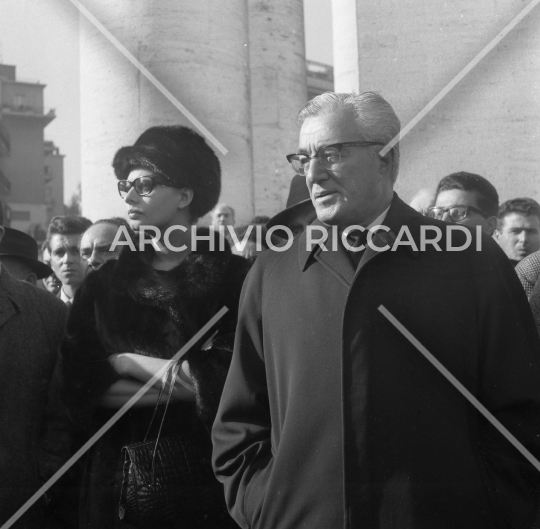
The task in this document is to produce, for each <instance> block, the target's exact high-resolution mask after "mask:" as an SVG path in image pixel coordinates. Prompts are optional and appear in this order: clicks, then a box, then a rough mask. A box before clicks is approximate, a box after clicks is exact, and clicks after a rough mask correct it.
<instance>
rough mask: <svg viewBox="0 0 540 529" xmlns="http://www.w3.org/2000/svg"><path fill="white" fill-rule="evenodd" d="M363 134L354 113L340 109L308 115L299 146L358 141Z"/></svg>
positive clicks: (303, 124) (301, 130) (301, 129)
mask: <svg viewBox="0 0 540 529" xmlns="http://www.w3.org/2000/svg"><path fill="white" fill-rule="evenodd" d="M363 136H364V135H363V134H362V133H361V131H360V127H359V125H358V123H357V122H356V119H355V116H354V114H353V113H352V112H351V111H349V110H344V109H338V110H333V111H330V112H325V113H323V114H318V115H315V116H308V117H307V118H306V119H305V120H304V122H303V123H302V127H301V128H300V141H299V147H300V148H301V149H304V150H306V149H307V148H309V147H317V148H318V147H322V146H324V145H329V144H331V143H340V142H344V141H358V140H361V139H363Z"/></svg>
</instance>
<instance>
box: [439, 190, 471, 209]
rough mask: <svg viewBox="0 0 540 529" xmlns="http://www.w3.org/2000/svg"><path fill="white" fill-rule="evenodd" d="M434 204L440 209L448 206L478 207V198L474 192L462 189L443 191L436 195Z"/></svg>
mask: <svg viewBox="0 0 540 529" xmlns="http://www.w3.org/2000/svg"><path fill="white" fill-rule="evenodd" d="M435 204H436V205H437V206H441V207H448V206H476V207H477V206H478V196H477V194H476V192H475V191H465V190H464V189H445V190H444V191H441V192H440V193H439V194H438V195H437V199H436V200H435Z"/></svg>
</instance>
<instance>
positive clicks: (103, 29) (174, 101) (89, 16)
mask: <svg viewBox="0 0 540 529" xmlns="http://www.w3.org/2000/svg"><path fill="white" fill-rule="evenodd" d="M69 1H70V2H71V3H72V4H73V5H74V6H75V7H76V8H77V9H78V10H79V11H80V12H81V13H82V14H83V15H84V16H85V17H86V18H87V19H88V20H89V21H90V22H91V23H92V24H93V25H94V26H95V27H96V28H97V29H98V30H99V31H101V33H103V35H104V36H105V37H106V38H107V39H108V40H109V41H110V42H111V44H113V45H114V46H115V48H116V49H117V50H118V51H119V52H120V53H121V54H122V55H123V56H124V57H125V58H126V59H127V60H128V61H129V62H130V63H131V64H133V65H134V66H135V68H137V69H138V70H139V72H141V73H142V74H143V75H144V76H145V77H146V78H147V79H148V80H149V81H150V82H151V83H152V84H153V85H154V86H155V87H156V88H157V89H158V90H159V91H160V92H161V93H162V94H163V95H164V96H165V97H166V98H167V99H168V100H169V101H170V102H171V103H172V104H173V105H174V107H175V108H176V109H178V110H179V111H180V112H181V113H182V114H184V116H185V117H186V118H187V119H188V120H189V121H190V122H191V123H192V124H193V126H194V127H196V128H197V129H198V130H199V132H200V133H201V134H202V135H203V136H204V137H205V138H206V139H207V140H208V141H209V142H210V143H212V144H213V145H214V147H215V148H216V149H217V150H218V151H219V152H220V153H221V154H223V155H225V154H227V153H228V152H229V151H228V150H227V148H226V147H225V146H224V145H223V144H222V143H221V142H220V141H219V140H218V139H217V138H216V137H215V136H214V135H213V134H212V133H211V132H210V131H209V130H208V129H207V128H206V127H205V126H204V125H203V124H202V123H201V122H200V121H199V120H198V119H197V118H196V117H195V116H194V115H193V114H192V113H191V112H190V111H189V110H188V109H187V108H186V107H185V106H184V105H182V103H180V101H178V99H176V97H174V96H173V95H172V94H171V92H169V90H167V88H165V87H164V86H163V84H161V82H160V81H159V80H158V79H156V77H155V76H154V75H153V74H152V73H151V72H150V71H149V70H148V69H147V68H146V67H145V66H144V65H143V64H141V63H140V62H139V61H138V60H137V59H136V58H135V57H134V56H133V55H132V54H131V53H130V52H129V51H128V50H127V48H126V47H125V46H123V45H122V44H121V42H120V41H119V40H118V39H117V38H116V37H115V36H114V35H113V34H112V33H111V32H110V31H109V30H108V29H107V28H106V27H105V26H104V25H103V24H102V23H101V22H100V21H99V20H98V19H97V18H96V17H95V16H94V15H92V13H90V11H88V9H86V7H84V6H83V5H82V4H81V3H80V2H79V1H78V0H69Z"/></svg>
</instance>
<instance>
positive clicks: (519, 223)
mask: <svg viewBox="0 0 540 529" xmlns="http://www.w3.org/2000/svg"><path fill="white" fill-rule="evenodd" d="M503 221H504V224H503V225H504V227H507V228H539V227H540V219H539V218H538V217H537V216H536V215H523V214H521V213H518V212H516V211H512V212H511V213H508V215H506V216H505V217H504V218H503Z"/></svg>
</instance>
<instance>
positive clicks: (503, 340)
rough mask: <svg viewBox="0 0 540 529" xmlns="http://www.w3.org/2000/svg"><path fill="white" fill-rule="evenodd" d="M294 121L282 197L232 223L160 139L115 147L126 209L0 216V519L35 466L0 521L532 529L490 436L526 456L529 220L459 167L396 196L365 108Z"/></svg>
mask: <svg viewBox="0 0 540 529" xmlns="http://www.w3.org/2000/svg"><path fill="white" fill-rule="evenodd" d="M298 125H299V127H300V136H299V145H298V148H297V151H296V152H294V153H292V154H289V155H288V156H287V159H288V160H289V162H290V163H291V165H292V169H293V170H294V173H293V172H292V173H291V174H293V175H294V176H293V177H292V179H291V184H290V190H289V197H288V200H287V204H286V208H285V209H284V210H283V211H280V212H278V213H276V215H275V216H274V217H272V218H269V217H266V216H257V217H255V218H253V219H252V220H251V221H250V222H249V223H248V224H247V225H243V226H236V218H235V209H234V207H232V206H231V205H228V204H225V203H220V202H219V198H220V192H221V170H220V163H219V159H218V158H217V156H216V155H215V153H214V152H213V151H212V149H211V148H210V147H209V146H208V145H207V143H206V142H205V140H204V139H203V138H202V137H201V136H200V135H199V134H198V133H196V132H195V131H193V130H191V129H190V128H187V127H183V126H156V127H152V128H150V129H148V130H146V131H145V132H143V134H142V135H141V136H140V137H139V138H138V139H137V141H136V142H135V143H134V144H133V145H130V146H124V147H121V148H119V150H118V151H117V152H116V154H115V156H114V159H113V160H112V166H113V168H114V172H115V176H116V179H117V182H116V185H117V189H118V193H119V195H120V196H119V200H122V201H123V202H124V205H125V208H126V218H120V217H114V218H107V219H100V220H97V221H95V222H92V221H90V220H89V219H87V218H85V217H82V216H59V217H55V218H53V219H52V221H51V223H50V225H49V227H48V230H47V237H46V240H45V242H44V243H43V245H42V247H41V252H39V250H40V249H39V248H38V244H37V242H36V241H35V240H34V239H32V237H30V236H29V235H27V234H25V233H23V232H21V231H18V230H15V229H12V228H9V227H3V216H2V209H1V203H0V264H1V268H0V370H1V371H0V372H1V373H2V375H3V383H2V384H1V385H0V403H1V406H0V409H1V412H0V413H1V414H2V419H3V423H4V428H3V429H2V432H1V433H0V470H1V471H2V475H3V477H4V480H3V484H2V485H0V526H1V525H3V524H4V523H6V522H7V521H8V520H9V519H10V517H12V516H14V515H15V513H17V511H18V509H20V508H21V507H22V506H23V505H24V504H25V502H26V501H27V500H28V499H29V498H30V497H31V496H32V495H33V494H34V493H35V492H36V491H37V490H38V489H39V488H40V486H41V485H43V484H44V483H49V480H51V478H54V480H56V477H58V476H61V477H60V479H59V480H58V481H56V482H55V483H54V484H52V485H51V486H50V487H47V490H46V492H45V493H44V494H43V495H42V496H41V497H40V498H38V499H37V501H35V502H34V503H33V504H32V505H31V506H28V508H26V507H24V508H23V509H22V511H23V512H20V513H19V514H16V515H15V517H16V521H15V522H14V523H15V525H14V527H21V528H44V529H55V528H58V529H75V528H81V529H82V528H86V529H91V528H92V529H94V528H95V529H109V528H117V529H132V528H154V527H155V528H158V529H159V528H171V529H172V528H185V527H190V528H199V527H200V528H203V529H204V528H207V529H217V528H220V529H221V528H224V529H227V528H229V527H230V528H233V527H242V528H245V529H247V528H253V529H255V528H257V529H270V528H272V529H274V528H282V527H283V528H297V527H298V528H300V527H309V528H310V529H311V528H313V529H315V528H321V529H326V528H334V527H344V528H351V529H352V528H356V527H369V528H374V529H375V528H380V529H394V528H395V529H424V528H425V529H434V528H456V527H459V528H465V529H467V528H470V529H484V528H485V529H488V528H489V529H491V528H494V527H501V528H504V527H515V528H533V527H540V513H539V512H538V511H539V508H540V463H538V466H537V467H536V468H535V466H534V465H533V464H531V462H530V461H528V460H526V458H525V457H523V452H522V453H520V452H519V451H518V450H517V449H516V445H515V444H514V446H512V444H511V443H510V442H509V441H508V436H506V435H503V433H502V429H503V428H506V429H507V430H508V431H509V432H510V434H511V435H512V436H514V437H515V439H517V443H518V444H520V446H522V447H524V449H525V450H526V451H528V452H529V453H530V454H531V455H532V456H531V457H532V458H533V459H534V458H537V459H538V458H540V337H539V336H540V205H539V204H538V203H537V202H536V201H535V200H533V199H532V198H523V197H520V198H514V199H510V200H507V201H506V202H504V203H502V204H499V195H498V192H497V190H496V189H495V187H494V186H493V184H492V183H490V182H489V180H488V179H487V178H485V177H483V176H481V175H478V174H474V173H469V172H465V171H462V172H456V173H453V174H450V175H448V176H445V177H444V178H442V179H441V180H440V182H439V183H438V185H437V186H436V189H435V190H434V191H433V190H426V189H422V190H420V191H419V192H418V194H417V195H416V196H415V197H414V198H413V199H412V200H411V202H410V205H407V204H405V203H404V202H403V201H402V200H401V199H400V198H399V197H398V195H397V194H396V193H395V191H394V185H395V182H396V179H397V178H398V173H399V159H400V152H399V144H396V145H395V146H394V147H393V148H392V149H390V150H389V151H388V153H387V154H385V155H384V156H383V155H381V154H380V151H381V149H382V148H383V147H384V146H385V145H387V144H388V143H389V142H390V141H391V140H392V139H393V138H394V137H395V136H396V135H397V134H399V130H400V123H399V119H398V118H397V116H396V115H395V113H394V111H393V109H392V107H391V106H390V105H389V104H388V103H387V102H386V101H385V100H384V99H383V98H382V97H381V96H380V95H379V94H376V93H372V92H366V93H364V94H360V95H357V94H336V93H326V94H323V95H321V96H317V97H316V98H314V99H313V100H312V101H310V102H309V103H308V104H307V105H306V106H305V107H304V109H302V110H301V111H300V113H299V115H298ZM295 173H296V174H295ZM113 185H114V183H113V182H111V187H112V186H113ZM207 214H211V226H210V227H209V228H205V227H202V226H197V223H198V221H199V220H200V219H201V218H202V217H204V216H205V215H207ZM145 226H151V227H153V228H155V232H154V234H153V235H151V234H150V235H148V234H147V235H146V236H145V237H141V236H140V235H141V233H143V231H144V229H143V227H145ZM449 227H450V228H451V229H450V230H449V229H448V228H449ZM192 228H193V229H192ZM312 230H316V231H317V234H318V238H317V239H316V240H315V239H313V236H312V235H313V234H312ZM429 230H431V231H432V232H433V231H434V230H435V231H436V232H437V235H436V237H433V234H432V233H431V235H430V236H429V237H427V233H428V232H429ZM267 235H269V236H267ZM289 235H290V236H291V239H290V240H289ZM467 241H469V242H471V241H472V242H473V244H466V243H467ZM194 243H196V244H194ZM214 243H215V244H214ZM456 249H458V251H456ZM40 253H41V258H38V256H39V254H40ZM222 307H226V308H227V312H226V313H225V315H224V316H222V317H221V319H219V320H218V321H217V322H216V323H214V325H213V326H212V327H211V328H209V329H208V330H207V332H206V333H205V334H203V335H201V336H200V337H199V338H198V340H197V341H196V343H194V344H191V346H190V348H189V350H188V351H186V353H185V355H184V356H182V358H181V359H180V360H179V361H176V357H175V354H177V352H178V351H180V350H182V349H183V348H186V347H187V345H189V344H190V340H191V339H192V337H193V336H195V335H196V334H197V332H198V331H199V330H200V329H201V328H203V326H204V325H205V324H206V323H207V322H208V321H209V320H210V319H211V318H212V317H213V316H215V315H216V314H217V313H218V311H219V310H220V309H221V308H222ZM381 307H384V308H385V309H387V310H388V311H390V313H391V314H392V315H393V316H394V317H395V318H397V320H399V321H400V322H401V323H402V324H403V325H404V326H405V327H406V329H408V331H410V332H411V333H412V334H413V335H414V336H415V337H416V338H417V339H418V340H419V341H420V342H421V343H422V345H424V346H425V347H426V348H427V349H429V350H430V351H431V352H432V353H433V355H434V356H435V357H436V358H437V359H438V360H439V361H440V362H441V363H442V365H443V366H444V367H445V368H446V369H447V370H449V371H450V372H451V373H452V374H453V375H454V376H455V377H456V378H457V379H458V380H459V381H460V382H461V383H462V384H463V385H464V386H465V387H466V388H467V389H468V391H470V392H471V393H472V394H473V395H474V396H475V397H476V398H477V399H478V400H479V401H480V402H481V403H482V404H483V405H484V406H485V407H486V408H487V409H488V410H489V412H490V413H491V414H492V415H493V417H495V419H496V421H498V422H497V424H499V425H500V426H497V425H496V424H494V423H493V422H490V421H489V420H488V419H487V418H486V417H485V416H484V415H482V413H479V412H478V411H477V410H476V409H475V408H474V407H473V406H472V405H470V404H469V403H468V402H467V400H466V398H465V397H464V396H463V395H462V394H460V392H459V391H457V389H456V388H455V387H452V385H451V384H450V383H448V382H447V381H446V380H444V378H443V377H442V376H441V373H440V372H438V371H437V369H436V368H435V367H434V366H432V365H430V364H429V362H427V361H426V360H425V359H424V358H423V357H422V356H421V355H420V353H419V352H418V351H417V350H416V349H415V347H414V345H413V344H412V343H410V342H409V341H407V339H406V338H405V337H404V336H403V335H402V334H401V333H400V332H399V331H398V330H397V329H396V328H394V327H393V326H392V324H391V322H390V321H389V320H387V319H386V318H385V316H384V314H383V312H382V311H381ZM173 357H174V358H173ZM104 427H105V428H104ZM89 440H91V443H90V444H89V446H88V447H86V448H85V450H84V452H83V453H81V454H80V457H78V458H77V461H76V462H75V464H74V465H73V466H71V468H70V469H69V470H67V469H66V468H65V467H64V465H65V463H66V462H67V461H68V460H69V459H70V457H71V456H73V454H75V453H77V451H78V450H79V449H80V448H81V447H83V446H84V445H85V443H87V441H89ZM147 445H148V446H149V448H148V447H147ZM140 447H142V450H143V451H144V454H145V455H144V457H142V456H141V457H142V458H141V459H138V458H137V456H136V454H137V453H138V452H137V450H138V449H139V448H140ZM145 458H146V459H145ZM143 460H146V462H147V463H146V464H148V465H149V466H148V467H145V468H147V469H148V468H149V469H150V471H149V472H146V473H145V472H144V471H142V470H141V468H142V465H143ZM57 475H58V476H57ZM172 475H174V479H173V478H171V477H170V476H172ZM55 476H56V477H55ZM137 480H138V481H137ZM134 483H135V484H136V485H134Z"/></svg>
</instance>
